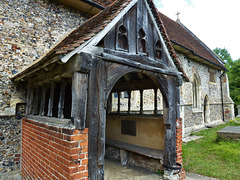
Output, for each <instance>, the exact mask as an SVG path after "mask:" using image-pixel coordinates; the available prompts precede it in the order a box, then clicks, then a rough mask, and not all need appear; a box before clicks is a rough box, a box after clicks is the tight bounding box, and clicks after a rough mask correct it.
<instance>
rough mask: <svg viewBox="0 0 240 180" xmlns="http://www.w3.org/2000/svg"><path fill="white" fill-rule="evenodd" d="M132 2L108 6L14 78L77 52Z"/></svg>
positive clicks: (164, 31) (163, 30) (127, 0)
mask: <svg viewBox="0 0 240 180" xmlns="http://www.w3.org/2000/svg"><path fill="white" fill-rule="evenodd" d="M131 1H132V0H115V1H114V2H113V3H112V4H111V5H109V6H107V7H106V8H105V9H104V10H102V11H101V12H100V13H98V14H96V15H95V16H93V17H92V18H90V19H88V20H87V21H85V22H84V23H83V24H82V25H80V26H79V27H78V28H77V29H75V30H73V31H72V32H71V33H70V34H69V35H67V36H66V37H65V38H64V39H63V40H62V41H60V42H59V43H58V44H57V45H56V46H55V47H53V48H52V49H51V50H50V51H49V52H48V53H46V54H45V55H44V56H43V57H41V58H40V59H38V60H37V61H35V63H33V64H32V65H31V66H29V67H28V68H26V69H25V70H23V71H22V72H20V73H18V74H16V75H15V76H13V77H12V78H15V77H16V76H19V75H21V74H24V73H25V72H26V71H28V70H30V69H31V68H34V67H36V66H38V65H40V64H43V63H44V62H45V61H47V60H48V59H49V58H50V57H53V56H54V54H63V55H64V54H67V53H69V52H71V51H73V50H75V49H76V48H77V47H79V46H81V45H82V44H83V43H85V42H86V41H88V40H90V39H91V38H93V37H94V36H95V35H96V34H98V33H99V32H100V31H101V30H103V29H104V28H105V27H106V26H107V25H108V24H109V23H110V22H111V21H112V20H113V19H114V18H115V17H116V16H118V15H119V13H120V12H121V11H122V10H123V9H124V8H125V7H127V5H128V4H129V3H130V2H131ZM147 1H148V3H149V6H150V8H151V10H152V13H153V15H154V18H155V20H156V22H157V25H158V27H159V29H160V31H161V33H162V35H163V38H164V40H165V43H166V45H167V48H168V50H169V53H170V55H171V57H172V59H173V61H174V63H175V65H176V67H177V68H178V70H179V71H180V72H182V73H183V77H184V79H185V80H186V81H189V79H188V78H187V76H186V74H185V72H184V70H183V68H182V67H181V64H180V63H179V61H178V59H177V56H176V54H175V52H174V49H173V47H172V45H171V42H170V39H169V38H168V35H167V33H166V30H165V28H164V25H163V22H162V21H161V19H160V16H159V14H158V11H157V9H156V7H155V5H154V3H153V2H152V0H147Z"/></svg>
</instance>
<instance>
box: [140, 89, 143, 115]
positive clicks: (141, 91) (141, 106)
mask: <svg viewBox="0 0 240 180" xmlns="http://www.w3.org/2000/svg"><path fill="white" fill-rule="evenodd" d="M140 114H143V90H142V89H141V90H140Z"/></svg>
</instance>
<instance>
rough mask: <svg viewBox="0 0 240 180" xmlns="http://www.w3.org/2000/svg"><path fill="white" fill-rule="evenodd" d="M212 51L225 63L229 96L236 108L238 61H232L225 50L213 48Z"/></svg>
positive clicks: (239, 77)
mask: <svg viewBox="0 0 240 180" xmlns="http://www.w3.org/2000/svg"><path fill="white" fill-rule="evenodd" d="M213 51H214V52H215V53H216V54H217V55H218V56H219V57H220V58H221V59H222V60H224V61H225V63H226V64H225V66H226V67H227V68H228V71H229V72H228V73H227V74H228V79H229V89H230V96H231V98H232V100H233V101H234V103H235V107H236V105H240V59H238V60H233V59H232V58H231V55H230V53H229V52H228V50H227V49H225V48H224V49H221V48H215V49H214V50H213ZM235 112H236V111H235Z"/></svg>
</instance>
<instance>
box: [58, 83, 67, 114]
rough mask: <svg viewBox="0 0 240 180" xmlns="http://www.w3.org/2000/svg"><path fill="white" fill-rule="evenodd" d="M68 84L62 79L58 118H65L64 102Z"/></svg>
mask: <svg viewBox="0 0 240 180" xmlns="http://www.w3.org/2000/svg"><path fill="white" fill-rule="evenodd" d="M66 86H67V82H66V80H65V79H62V82H61V89H60V97H59V103H58V118H64V115H63V109H64V100H65V91H66Z"/></svg>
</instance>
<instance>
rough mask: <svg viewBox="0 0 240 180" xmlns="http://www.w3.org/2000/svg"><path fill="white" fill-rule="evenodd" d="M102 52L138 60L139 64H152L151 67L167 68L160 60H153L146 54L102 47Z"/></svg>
mask: <svg viewBox="0 0 240 180" xmlns="http://www.w3.org/2000/svg"><path fill="white" fill-rule="evenodd" d="M104 53H107V54H111V55H114V56H118V57H121V58H125V59H128V60H131V61H134V62H138V63H141V64H145V65H149V66H153V67H159V68H162V69H168V67H167V66H166V65H165V64H164V63H163V62H162V61H160V60H155V59H152V58H150V57H147V56H146V55H143V54H130V53H127V52H123V51H113V50H111V49H106V48H105V49H104Z"/></svg>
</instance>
